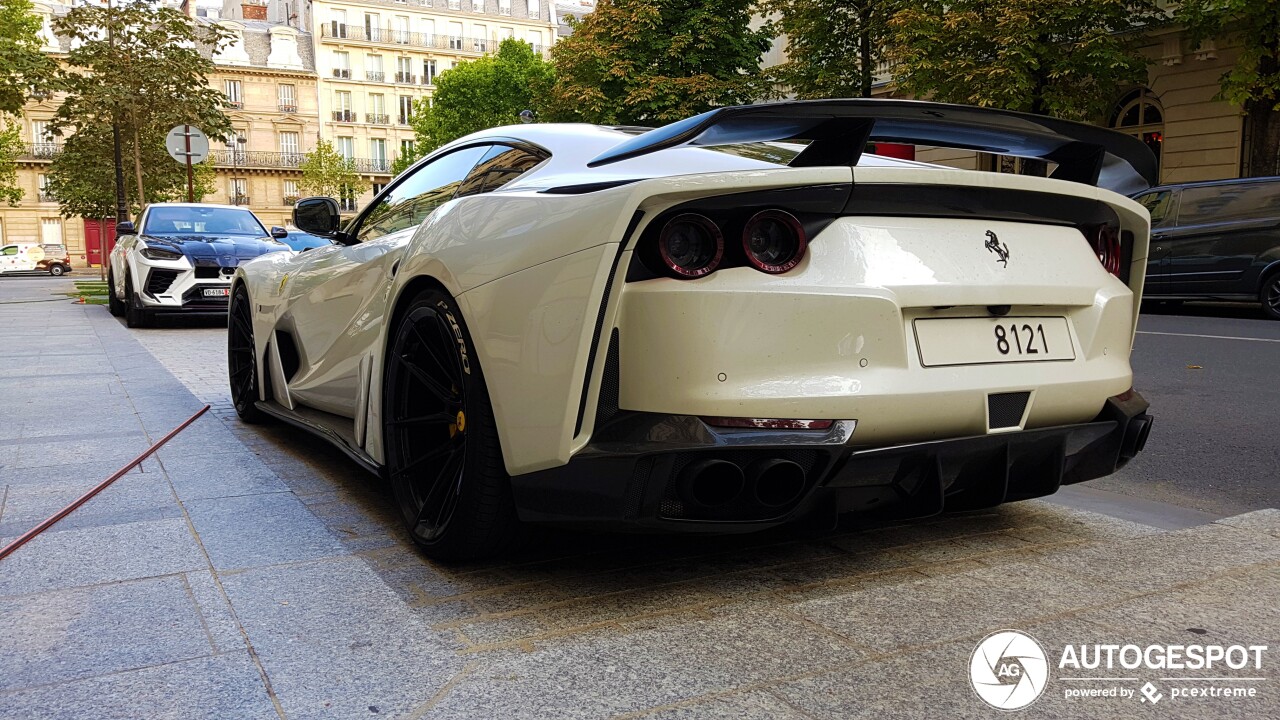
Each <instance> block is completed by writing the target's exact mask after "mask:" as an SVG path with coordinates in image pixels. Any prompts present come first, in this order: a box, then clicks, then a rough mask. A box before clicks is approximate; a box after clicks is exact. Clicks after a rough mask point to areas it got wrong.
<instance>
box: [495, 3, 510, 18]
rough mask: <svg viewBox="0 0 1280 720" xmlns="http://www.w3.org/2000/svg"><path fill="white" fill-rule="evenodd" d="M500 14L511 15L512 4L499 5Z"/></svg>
mask: <svg viewBox="0 0 1280 720" xmlns="http://www.w3.org/2000/svg"><path fill="white" fill-rule="evenodd" d="M498 14H499V15H507V16H510V15H511V6H510V5H507V6H503V5H499V6H498Z"/></svg>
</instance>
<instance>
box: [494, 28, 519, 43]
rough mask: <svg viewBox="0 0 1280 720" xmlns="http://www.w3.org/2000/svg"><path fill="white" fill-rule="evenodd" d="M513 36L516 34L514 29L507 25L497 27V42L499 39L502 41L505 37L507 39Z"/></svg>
mask: <svg viewBox="0 0 1280 720" xmlns="http://www.w3.org/2000/svg"><path fill="white" fill-rule="evenodd" d="M515 36H516V31H515V30H512V29H511V28H509V27H500V28H498V41H499V42H501V41H503V40H506V39H508V38H513V37H515Z"/></svg>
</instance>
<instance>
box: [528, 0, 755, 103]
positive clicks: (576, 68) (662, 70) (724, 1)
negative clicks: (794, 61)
mask: <svg viewBox="0 0 1280 720" xmlns="http://www.w3.org/2000/svg"><path fill="white" fill-rule="evenodd" d="M754 7H755V2H754V0H601V2H600V3H599V4H598V5H597V6H596V9H595V11H594V12H592V13H591V14H589V15H587V16H586V17H584V18H582V19H581V20H576V19H572V18H571V19H570V24H571V25H572V27H573V34H572V35H570V36H569V37H567V38H564V39H563V40H561V41H559V42H557V43H556V44H555V45H554V46H552V48H551V57H552V62H553V63H554V65H555V71H556V78H555V83H554V85H553V86H552V88H551V91H550V93H549V97H548V98H547V103H546V106H545V107H546V111H545V115H546V116H547V119H554V120H582V121H585V122H596V123H608V124H633V125H646V124H661V123H667V122H672V121H675V120H679V119H681V118H685V117H688V116H690V115H695V114H697V113H700V112H704V111H706V110H709V109H711V108H713V107H716V106H719V105H734V104H740V103H744V102H749V101H751V100H754V99H756V98H758V97H760V96H761V95H762V94H764V92H765V90H766V83H765V82H764V77H763V75H762V73H761V71H760V56H761V55H762V54H763V53H764V51H765V50H767V49H768V48H769V45H770V43H771V42H772V39H773V31H772V29H771V28H770V27H769V26H768V25H766V26H764V27H761V28H759V29H755V30H753V29H751V27H750V24H751V19H752V13H753V11H754Z"/></svg>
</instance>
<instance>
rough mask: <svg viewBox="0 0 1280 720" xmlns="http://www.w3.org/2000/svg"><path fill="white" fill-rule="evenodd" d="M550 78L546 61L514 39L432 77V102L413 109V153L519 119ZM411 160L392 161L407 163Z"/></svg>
mask: <svg viewBox="0 0 1280 720" xmlns="http://www.w3.org/2000/svg"><path fill="white" fill-rule="evenodd" d="M551 82H552V69H551V63H549V62H547V61H545V60H543V59H542V56H540V55H538V54H537V53H535V52H534V51H533V48H532V47H531V46H530V45H529V44H528V43H526V42H523V41H520V40H516V39H514V38H507V39H506V40H503V41H502V44H501V45H499V46H498V52H497V54H496V55H489V56H485V57H482V58H480V59H478V60H472V61H470V62H463V63H459V64H458V65H455V66H454V67H453V68H451V69H449V70H446V71H444V72H443V73H440V76H439V77H438V78H437V79H436V91H435V94H434V95H433V96H432V100H433V103H434V104H433V105H427V104H426V103H420V104H419V105H418V106H417V107H416V108H415V109H414V114H413V120H412V121H411V124H412V125H413V129H414V131H415V133H416V135H417V139H416V141H415V143H414V147H415V154H416V155H417V156H418V157H421V156H422V155H425V154H427V153H429V152H431V151H432V150H434V149H436V148H438V147H440V146H441V145H444V144H445V143H448V142H450V141H453V140H456V139H458V138H460V137H462V136H464V135H470V134H471V133H473V132H477V131H479V130H484V129H486V128H491V127H496V126H498V125H512V124H514V123H518V122H520V113H521V112H522V111H524V110H534V109H536V104H537V103H538V100H539V98H540V97H541V96H543V95H545V93H546V92H547V91H548V90H549V89H550V87H551ZM413 159H415V158H413V157H407V158H405V159H403V160H402V159H397V163H401V164H403V165H404V166H406V167H407V164H408V163H410V162H412V161H413ZM395 169H396V170H403V169H404V168H403V167H399V168H395Z"/></svg>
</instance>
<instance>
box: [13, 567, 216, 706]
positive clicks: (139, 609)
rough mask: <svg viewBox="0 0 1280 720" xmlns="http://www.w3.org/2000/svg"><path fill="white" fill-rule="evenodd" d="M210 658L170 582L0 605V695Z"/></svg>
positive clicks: (177, 583) (181, 593)
mask: <svg viewBox="0 0 1280 720" xmlns="http://www.w3.org/2000/svg"><path fill="white" fill-rule="evenodd" d="M211 653H212V647H211V646H210V645H209V640H208V638H207V636H206V635H205V633H204V630H203V629H202V627H201V624H200V618H199V616H198V615H197V613H196V609H195V607H194V605H192V603H191V600H190V596H189V595H188V593H187V591H186V588H185V587H184V586H183V584H182V580H181V578H179V577H176V576H172V575H171V576H168V577H161V578H151V579H147V580H136V581H133V582H128V583H119V584H112V585H101V586H97V587H92V588H73V589H68V590H58V591H53V592H44V593H37V594H34V595H20V596H15V597H9V598H6V599H5V600H4V602H3V603H0V690H15V689H19V688H23V687H31V686H37V685H45V684H48V683H56V682H63V681H66V680H73V679H77V678H83V677H88V676H90V675H102V674H105V673H111V672H117V671H121V670H130V669H134V668H140V667H146V666H149V665H159V664H162V663H169V662H174V661H177V660H185V659H189V658H193V657H201V656H206V655H209V654H211Z"/></svg>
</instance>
